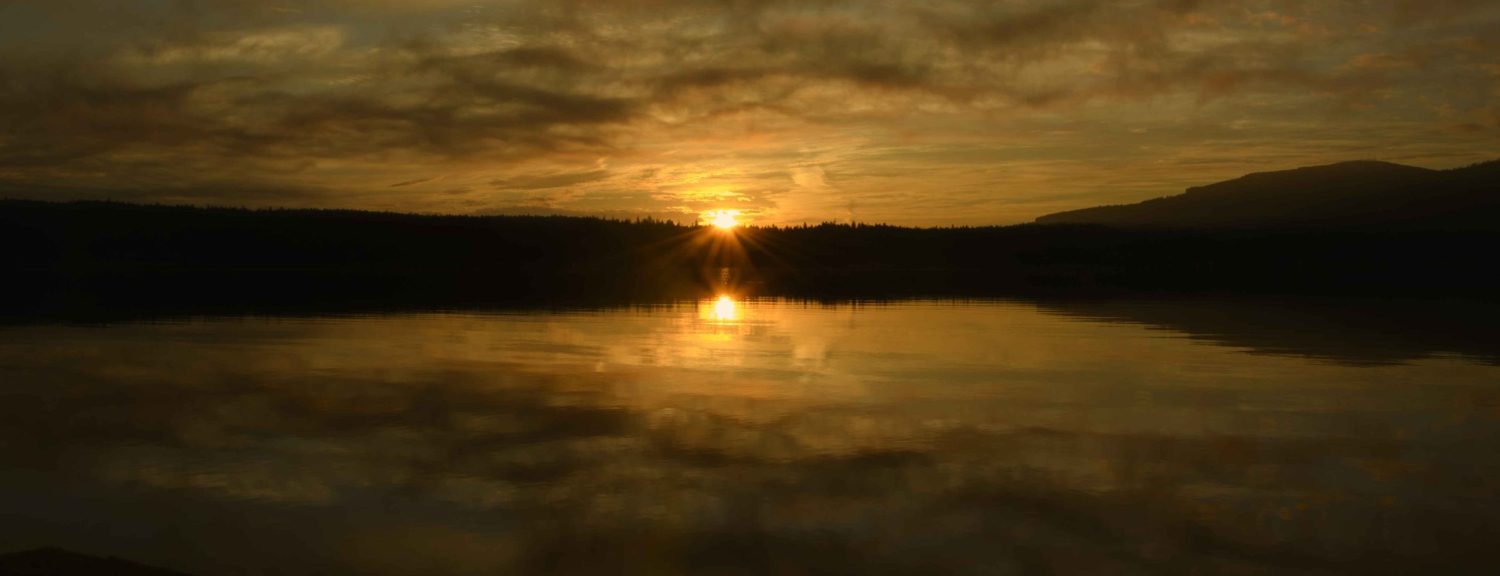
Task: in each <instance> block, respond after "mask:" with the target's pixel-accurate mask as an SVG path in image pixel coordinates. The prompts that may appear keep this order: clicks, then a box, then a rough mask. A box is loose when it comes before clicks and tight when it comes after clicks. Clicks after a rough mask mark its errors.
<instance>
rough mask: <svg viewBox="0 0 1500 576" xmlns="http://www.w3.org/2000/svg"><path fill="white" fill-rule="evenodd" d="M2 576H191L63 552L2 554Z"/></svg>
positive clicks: (49, 550) (0, 568)
mask: <svg viewBox="0 0 1500 576" xmlns="http://www.w3.org/2000/svg"><path fill="white" fill-rule="evenodd" d="M0 576H187V575H186V574H184V573H182V572H176V571H172V570H166V569H163V568H155V567H151V566H146V565H144V564H137V563H135V562H131V561H128V560H121V559H119V558H114V557H109V558H100V557H97V556H88V555H84V554H79V553H76V552H69V551H67V550H62V549H59V548H38V549H36V550H27V551H25V552H13V553H10V554H0Z"/></svg>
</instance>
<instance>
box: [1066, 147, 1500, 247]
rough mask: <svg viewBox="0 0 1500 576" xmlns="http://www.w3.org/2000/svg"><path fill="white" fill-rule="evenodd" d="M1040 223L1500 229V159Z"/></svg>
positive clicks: (1330, 174)
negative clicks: (1446, 168) (1456, 166)
mask: <svg viewBox="0 0 1500 576" xmlns="http://www.w3.org/2000/svg"><path fill="white" fill-rule="evenodd" d="M1036 222H1037V223H1039V224H1104V225H1113V226H1153V227H1183V228H1255V227H1313V226H1325V227H1363V226H1381V227H1400V228H1412V227H1416V228H1441V229H1464V230H1496V229H1500V160H1495V161H1490V162H1484V163H1481V164H1475V165H1472V166H1467V167H1464V168H1456V169H1452V170H1430V169H1426V168H1417V167H1413V166H1405V165H1401V164H1394V163H1390V162H1378V161H1356V162H1341V163H1338V164H1329V165H1326V166H1313V167H1307V168H1297V169H1293V170H1281V171H1275V172H1257V173H1253V174H1248V175H1246V176H1242V177H1240V178H1236V179H1233V180H1227V181H1224V182H1219V183H1217V184H1209V185H1207V186H1196V187H1193V188H1188V190H1187V192H1185V193H1183V194H1179V195H1176V196H1167V197H1163V198H1155V199H1152V200H1146V201H1144V202H1139V203H1136V204H1124V205H1111V206H1097V207H1093V208H1084V209H1081V210H1071V211H1067V212H1058V213H1055V214H1049V215H1046V216H1042V217H1040V218H1037V219H1036Z"/></svg>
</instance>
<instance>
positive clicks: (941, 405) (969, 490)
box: [0, 298, 1500, 576]
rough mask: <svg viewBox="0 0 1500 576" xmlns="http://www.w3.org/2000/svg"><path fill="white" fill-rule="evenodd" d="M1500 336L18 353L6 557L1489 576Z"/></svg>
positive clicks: (709, 311)
mask: <svg viewBox="0 0 1500 576" xmlns="http://www.w3.org/2000/svg"><path fill="white" fill-rule="evenodd" d="M1495 317H1496V315H1495V314H1494V310H1493V308H1485V309H1484V310H1481V311H1478V312H1476V311H1475V310H1474V305H1472V304H1470V303H1452V302H1438V303H1418V304H1409V303H1386V302H1344V301H1329V302H1312V303H1307V302H1274V301H1271V302H1248V303H1247V302H1231V301H1214V300H1186V301H1169V300H1157V301H1133V300H1093V301H1080V302H1070V301H1063V300H1059V301H1024V300H977V301H962V300H945V301H896V302H867V303H847V302H846V303H818V302H803V301H791V300H774V299H766V300H753V299H751V300H735V299H731V298H722V299H707V300H703V301H699V302H682V303H678V304H667V305H651V306H637V307H616V308H602V309H576V310H570V309H547V310H488V311H453V312H425V313H411V312H403V313H392V314H374V313H372V314H360V315H331V316H316V315H313V316H290V317H277V316H256V317H199V318H176V319H170V318H169V319H164V320H158V321H129V322H109V323H66V322H48V321H28V322H25V323H12V324H9V325H4V326H0V459H3V461H4V462H5V463H6V465H5V466H4V468H3V470H0V519H3V521H0V552H7V551H12V550H22V549H27V548H35V547H40V546H57V547H61V548H65V549H69V550H74V551H78V552H82V553H86V554H91V555H99V556H119V557H122V558H128V559H130V560H133V561H137V562H142V563H146V564H151V565H156V566H162V567H166V568H171V569H174V570H181V571H185V572H189V573H192V574H199V575H203V576H209V575H231V574H372V575H388V574H389V575H396V574H430V575H449V574H455V575H456V574H500V573H595V572H606V573H615V574H664V573H665V574H670V573H692V574H713V573H717V574H767V573H771V574H811V573H829V572H839V573H858V574H886V573H892V574H934V573H953V574H1040V573H1053V574H1090V575H1092V574H1131V573H1151V574H1155V573H1178V572H1182V573H1234V574H1301V573H1309V574H1323V573H1328V574H1335V573H1382V572H1416V571H1431V572H1433V573H1464V572H1470V573H1483V572H1485V571H1486V569H1487V568H1492V567H1493V566H1494V564H1493V558H1494V555H1493V548H1494V543H1495V542H1497V541H1500V353H1497V348H1500V338H1496V337H1495V336H1496V334H1495V330H1496V324H1495V323H1494V322H1492V320H1493V319H1494V318H1495Z"/></svg>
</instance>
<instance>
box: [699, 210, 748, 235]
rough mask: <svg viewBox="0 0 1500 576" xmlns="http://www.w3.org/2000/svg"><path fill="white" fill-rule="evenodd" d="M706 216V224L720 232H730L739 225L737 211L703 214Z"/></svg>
mask: <svg viewBox="0 0 1500 576" xmlns="http://www.w3.org/2000/svg"><path fill="white" fill-rule="evenodd" d="M704 215H705V216H708V223H709V224H713V226H714V228H718V229H720V230H732V229H734V227H736V226H739V225H740V211H739V210H710V211H708V212H706V213H705V214H704Z"/></svg>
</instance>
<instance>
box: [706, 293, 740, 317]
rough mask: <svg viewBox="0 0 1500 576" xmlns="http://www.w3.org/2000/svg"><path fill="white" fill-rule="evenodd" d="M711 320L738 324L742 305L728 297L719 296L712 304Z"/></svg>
mask: <svg viewBox="0 0 1500 576" xmlns="http://www.w3.org/2000/svg"><path fill="white" fill-rule="evenodd" d="M712 310H713V312H712V315H711V316H710V318H711V319H713V320H715V321H718V322H736V321H739V319H740V305H739V304H738V303H736V302H735V301H734V298H733V297H731V296H728V295H723V296H719V297H718V298H717V299H715V300H714V301H713V303H712Z"/></svg>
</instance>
